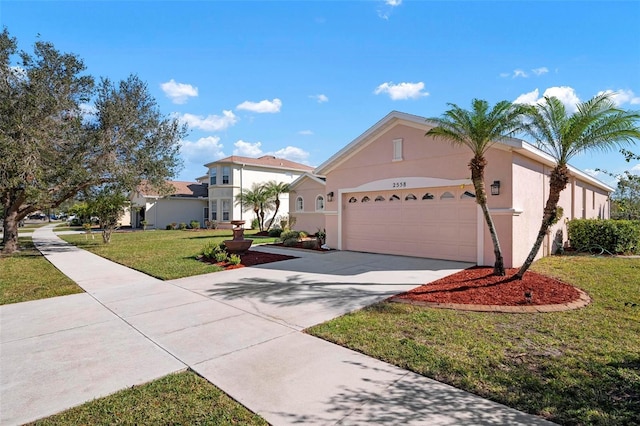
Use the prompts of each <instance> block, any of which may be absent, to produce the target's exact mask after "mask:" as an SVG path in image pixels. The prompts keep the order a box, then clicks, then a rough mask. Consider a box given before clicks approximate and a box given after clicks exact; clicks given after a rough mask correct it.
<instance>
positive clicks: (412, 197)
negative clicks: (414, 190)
mask: <svg viewBox="0 0 640 426" xmlns="http://www.w3.org/2000/svg"><path fill="white" fill-rule="evenodd" d="M417 199H418V197H416V196H415V195H413V194H409V195H407V196H406V197H404V200H405V201H415V200H417Z"/></svg>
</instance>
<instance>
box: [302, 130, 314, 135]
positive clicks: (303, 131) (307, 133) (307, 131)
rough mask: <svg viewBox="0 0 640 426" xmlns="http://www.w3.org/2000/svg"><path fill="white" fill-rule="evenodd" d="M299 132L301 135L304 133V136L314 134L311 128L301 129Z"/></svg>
mask: <svg viewBox="0 0 640 426" xmlns="http://www.w3.org/2000/svg"><path fill="white" fill-rule="evenodd" d="M298 134H299V135H304V136H309V135H312V134H313V132H312V131H311V130H300V131H299V132H298Z"/></svg>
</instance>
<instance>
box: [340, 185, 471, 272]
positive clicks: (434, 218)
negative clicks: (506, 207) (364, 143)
mask: <svg viewBox="0 0 640 426" xmlns="http://www.w3.org/2000/svg"><path fill="white" fill-rule="evenodd" d="M341 212H342V218H341V220H342V226H341V228H342V249H343V250H352V251H363V252H372V253H382V254H395V255H403V256H416V257H429V258H435V259H446V260H459V261H465V262H473V263H475V262H476V261H477V258H478V255H477V234H478V227H477V220H478V213H477V212H478V207H477V204H476V202H475V195H474V194H473V193H472V192H471V191H469V187H468V186H467V188H466V189H465V188H464V187H462V188H461V187H460V186H457V187H453V186H451V187H444V188H418V189H407V190H391V191H366V192H352V193H349V192H347V193H344V194H342V209H341Z"/></svg>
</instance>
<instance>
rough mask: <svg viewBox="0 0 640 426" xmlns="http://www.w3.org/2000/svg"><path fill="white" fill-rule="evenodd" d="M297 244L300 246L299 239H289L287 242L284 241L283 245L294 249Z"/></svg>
mask: <svg viewBox="0 0 640 426" xmlns="http://www.w3.org/2000/svg"><path fill="white" fill-rule="evenodd" d="M296 244H298V239H297V238H287V239H286V240H283V241H282V245H284V246H285V247H294V246H295V245H296Z"/></svg>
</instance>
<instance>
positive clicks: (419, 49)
mask: <svg viewBox="0 0 640 426" xmlns="http://www.w3.org/2000/svg"><path fill="white" fill-rule="evenodd" d="M638 22H640V1H636V0H628V1H602V2H600V1H566V2H560V1H552V0H537V1H506V0H503V1H495V2H489V1H477V0H476V1H455V0H449V1H428V0H359V1H335V0H325V1H305V0H297V1H296V0H291V1H277V0H263V1H258V0H254V1H231V0H228V1H215V0H209V1H206V0H200V1H150V0H147V1H115V0H112V1H87V0H85V1H44V0H41V1H35V0H2V2H0V25H1V26H3V27H6V28H7V29H8V30H9V33H10V35H11V36H13V37H16V38H17V40H18V46H19V48H20V49H23V50H26V51H28V52H33V44H34V42H35V41H37V40H38V39H39V40H44V41H48V42H51V43H53V44H54V46H55V47H56V48H57V49H58V50H60V51H62V52H68V53H74V54H76V55H78V56H79V57H80V58H82V59H83V60H84V62H85V65H86V66H87V73H89V74H91V75H94V76H96V77H100V76H101V77H108V78H110V79H112V80H120V79H125V78H127V77H128V76H129V75H130V74H137V75H138V76H139V77H140V78H141V79H142V80H143V81H145V82H146V83H147V85H148V88H149V91H150V93H151V94H152V95H153V96H154V97H155V99H156V101H157V103H158V106H159V108H160V110H161V112H162V113H163V114H165V115H167V116H174V117H177V118H179V119H180V120H182V121H183V122H185V123H187V124H188V126H189V129H190V131H189V134H188V136H187V137H186V138H185V139H184V140H182V141H181V142H180V145H181V157H182V160H183V162H184V167H183V169H182V171H181V172H180V173H179V175H178V176H177V177H176V178H177V180H186V181H193V180H195V178H197V177H199V176H202V175H204V174H206V172H207V170H206V168H205V167H204V164H205V163H208V162H211V161H215V160H217V159H220V158H224V157H227V156H230V155H242V156H248V157H257V156H261V155H275V156H277V157H282V158H287V159H289V160H293V161H297V162H301V163H304V164H308V165H311V166H318V165H320V164H322V163H323V162H324V161H325V160H327V159H328V158H329V157H331V156H332V155H333V154H335V153H336V152H338V151H339V150H340V149H342V148H343V147H344V146H345V145H347V144H348V143H350V142H351V141H352V140H354V139H355V138H357V137H358V136H359V135H361V134H362V133H364V132H365V131H366V130H367V129H368V128H369V127H371V126H373V125H374V124H375V123H376V122H378V121H379V120H380V119H382V118H383V117H384V116H385V115H387V114H388V113H389V112H391V111H393V110H396V111H401V112H406V113H410V114H415V115H419V116H424V117H438V116H440V115H442V113H443V112H444V111H446V110H447V109H448V104H449V103H453V104H457V105H459V106H461V107H463V108H470V106H471V100H472V99H474V98H479V99H485V100H487V101H488V102H490V103H491V104H495V103H496V102H499V101H501V100H509V101H519V102H526V103H533V102H536V101H538V100H539V99H540V98H542V97H543V96H545V95H551V96H557V97H558V98H560V99H561V100H562V101H563V102H564V103H565V104H566V105H567V108H568V109H569V110H575V104H576V103H577V102H580V101H586V100H588V99H590V98H591V97H593V96H595V95H596V94H598V93H601V92H603V91H613V92H615V93H616V95H615V101H616V103H617V104H618V105H619V106H620V107H621V108H624V109H631V110H640V31H638ZM524 139H525V140H526V138H524ZM632 150H634V151H635V152H636V153H640V143H639V144H638V145H636V147H635V148H633V149H632ZM570 163H571V164H572V165H573V166H575V167H577V168H579V169H581V170H584V171H587V172H588V173H591V174H593V175H595V176H597V177H598V178H599V179H601V180H603V181H604V182H606V183H608V184H610V185H614V186H615V180H614V179H612V178H610V177H608V176H606V175H603V174H602V173H600V174H598V173H597V172H595V169H598V168H599V169H604V170H608V171H610V172H612V173H622V172H623V171H624V170H633V171H635V172H636V173H638V174H640V162H632V163H626V162H625V160H624V157H623V156H622V155H621V154H620V153H619V152H618V151H617V150H613V151H610V152H608V153H602V152H594V153H587V154H584V155H580V156H577V157H574V158H573V159H572V160H571V161H570ZM489 167H490V165H489Z"/></svg>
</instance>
